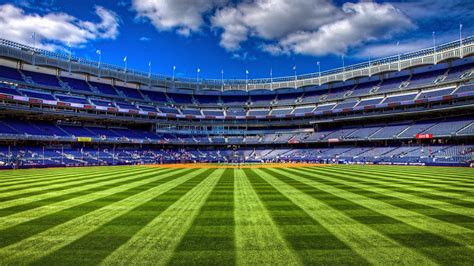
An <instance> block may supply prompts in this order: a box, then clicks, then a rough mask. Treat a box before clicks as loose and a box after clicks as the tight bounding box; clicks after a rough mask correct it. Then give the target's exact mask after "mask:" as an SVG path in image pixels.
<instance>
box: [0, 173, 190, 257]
mask: <svg viewBox="0 0 474 266" xmlns="http://www.w3.org/2000/svg"><path fill="white" fill-rule="evenodd" d="M189 172H191V170H189V171H182V172H181V171H179V172H173V173H174V174H171V175H168V176H167V177H165V178H158V179H155V180H153V181H148V182H146V183H145V184H141V185H139V186H133V185H131V186H129V188H128V189H126V190H122V191H120V192H118V193H114V194H110V195H106V196H103V197H100V198H98V199H95V200H91V201H87V202H84V203H82V204H79V205H74V206H72V207H69V208H65V209H61V210H59V211H55V210H54V209H53V210H54V211H53V212H51V213H49V214H45V215H43V216H41V217H39V218H36V219H32V220H28V221H27V222H23V223H20V224H16V225H14V226H11V227H7V228H4V229H2V230H0V235H1V236H2V238H0V248H1V247H5V246H8V245H11V244H13V243H15V242H18V241H21V240H23V239H26V238H28V237H31V236H33V235H35V234H38V233H41V232H43V231H46V230H48V229H50V228H53V227H55V226H57V225H60V224H62V223H65V222H67V221H70V220H72V219H75V218H78V217H80V216H83V215H85V214H87V213H90V212H93V211H95V210H98V209H100V208H103V207H105V206H107V205H109V204H112V203H114V202H117V201H120V200H123V199H126V198H128V197H132V196H134V195H136V194H139V193H142V192H144V191H148V190H151V189H152V188H154V187H156V186H158V185H160V184H164V183H166V182H169V181H172V180H174V179H176V178H178V177H180V176H182V175H183V174H186V173H189ZM151 175H153V174H151ZM73 202H74V201H73ZM73 202H72V204H74V203H73ZM46 211H48V210H47V209H46ZM9 218H10V217H9ZM26 219H28V217H26ZM20 221H21V219H20ZM5 222H6V224H9V225H10V224H11V222H9V219H5ZM0 226H2V224H0Z"/></svg>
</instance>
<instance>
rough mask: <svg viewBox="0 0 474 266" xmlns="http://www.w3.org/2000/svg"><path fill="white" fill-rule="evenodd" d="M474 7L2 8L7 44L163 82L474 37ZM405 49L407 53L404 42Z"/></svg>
mask: <svg viewBox="0 0 474 266" xmlns="http://www.w3.org/2000/svg"><path fill="white" fill-rule="evenodd" d="M472 10H474V1H472V0H449V1H447V0H410V1H364V0H360V1H330V0H291V1H290V0H243V1H236V0H118V1H114V0H95V1H92V0H38V1H35V0H15V1H3V0H0V29H1V30H0V38H5V39H9V40H13V41H18V42H21V43H26V44H32V43H33V41H32V37H31V36H32V34H33V33H34V34H35V36H36V46H37V47H41V48H44V49H47V50H56V51H61V50H62V51H64V50H67V49H69V48H68V47H67V44H70V46H71V50H72V53H73V54H74V55H76V56H82V57H86V58H90V59H98V55H97V53H96V51H97V50H101V51H102V53H101V54H102V60H103V61H104V62H107V63H112V64H117V65H122V64H124V63H123V58H124V57H125V56H126V57H127V61H128V62H127V63H128V67H129V68H134V69H138V70H143V71H147V70H148V62H151V65H152V70H153V72H154V73H160V74H168V75H171V73H172V69H173V66H176V75H178V76H187V77H195V76H196V75H197V71H196V70H197V69H198V68H199V69H200V77H205V78H206V77H207V78H220V77H221V70H223V71H224V77H225V78H244V77H245V71H246V70H247V69H248V70H249V73H250V74H249V78H259V77H268V76H269V75H270V70H272V71H273V75H274V76H290V75H293V74H294V71H293V68H294V66H296V71H297V74H303V73H310V72H317V64H316V62H317V61H320V62H321V68H322V70H325V69H331V68H337V67H340V66H341V65H342V56H344V58H345V63H346V65H349V64H353V63H357V62H361V61H365V60H367V59H369V58H372V59H374V58H379V57H385V56H390V55H394V54H397V53H399V52H408V51H413V50H416V49H421V48H426V47H430V46H431V45H432V43H433V38H432V35H433V32H435V36H436V42H437V43H442V42H447V41H452V40H454V39H456V38H459V25H460V24H463V28H462V34H463V35H464V36H470V35H474V26H473V25H472V24H473V23H472V21H474V12H472ZM398 42H399V46H397V43H398Z"/></svg>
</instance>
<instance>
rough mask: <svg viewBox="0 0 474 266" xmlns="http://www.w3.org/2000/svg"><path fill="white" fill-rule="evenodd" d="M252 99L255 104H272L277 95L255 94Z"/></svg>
mask: <svg viewBox="0 0 474 266" xmlns="http://www.w3.org/2000/svg"><path fill="white" fill-rule="evenodd" d="M250 100H251V102H252V105H254V106H270V105H271V104H272V102H273V101H274V100H275V95H254V96H251V97H250Z"/></svg>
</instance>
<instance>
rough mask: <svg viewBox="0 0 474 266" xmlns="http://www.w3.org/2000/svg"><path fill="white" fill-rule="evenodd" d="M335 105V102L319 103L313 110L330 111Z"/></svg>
mask: <svg viewBox="0 0 474 266" xmlns="http://www.w3.org/2000/svg"><path fill="white" fill-rule="evenodd" d="M334 106H336V104H335V103H334V104H319V105H318V107H316V109H315V110H314V111H315V112H318V111H320V112H324V111H330V110H332V109H333V108H334Z"/></svg>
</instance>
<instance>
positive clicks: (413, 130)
mask: <svg viewBox="0 0 474 266" xmlns="http://www.w3.org/2000/svg"><path fill="white" fill-rule="evenodd" d="M434 125H435V123H417V124H414V125H411V126H410V127H409V128H408V129H407V130H405V131H403V133H401V134H400V135H399V137H400V138H414V137H415V136H416V134H419V133H421V132H423V131H425V130H427V129H429V128H430V127H432V126H434Z"/></svg>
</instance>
